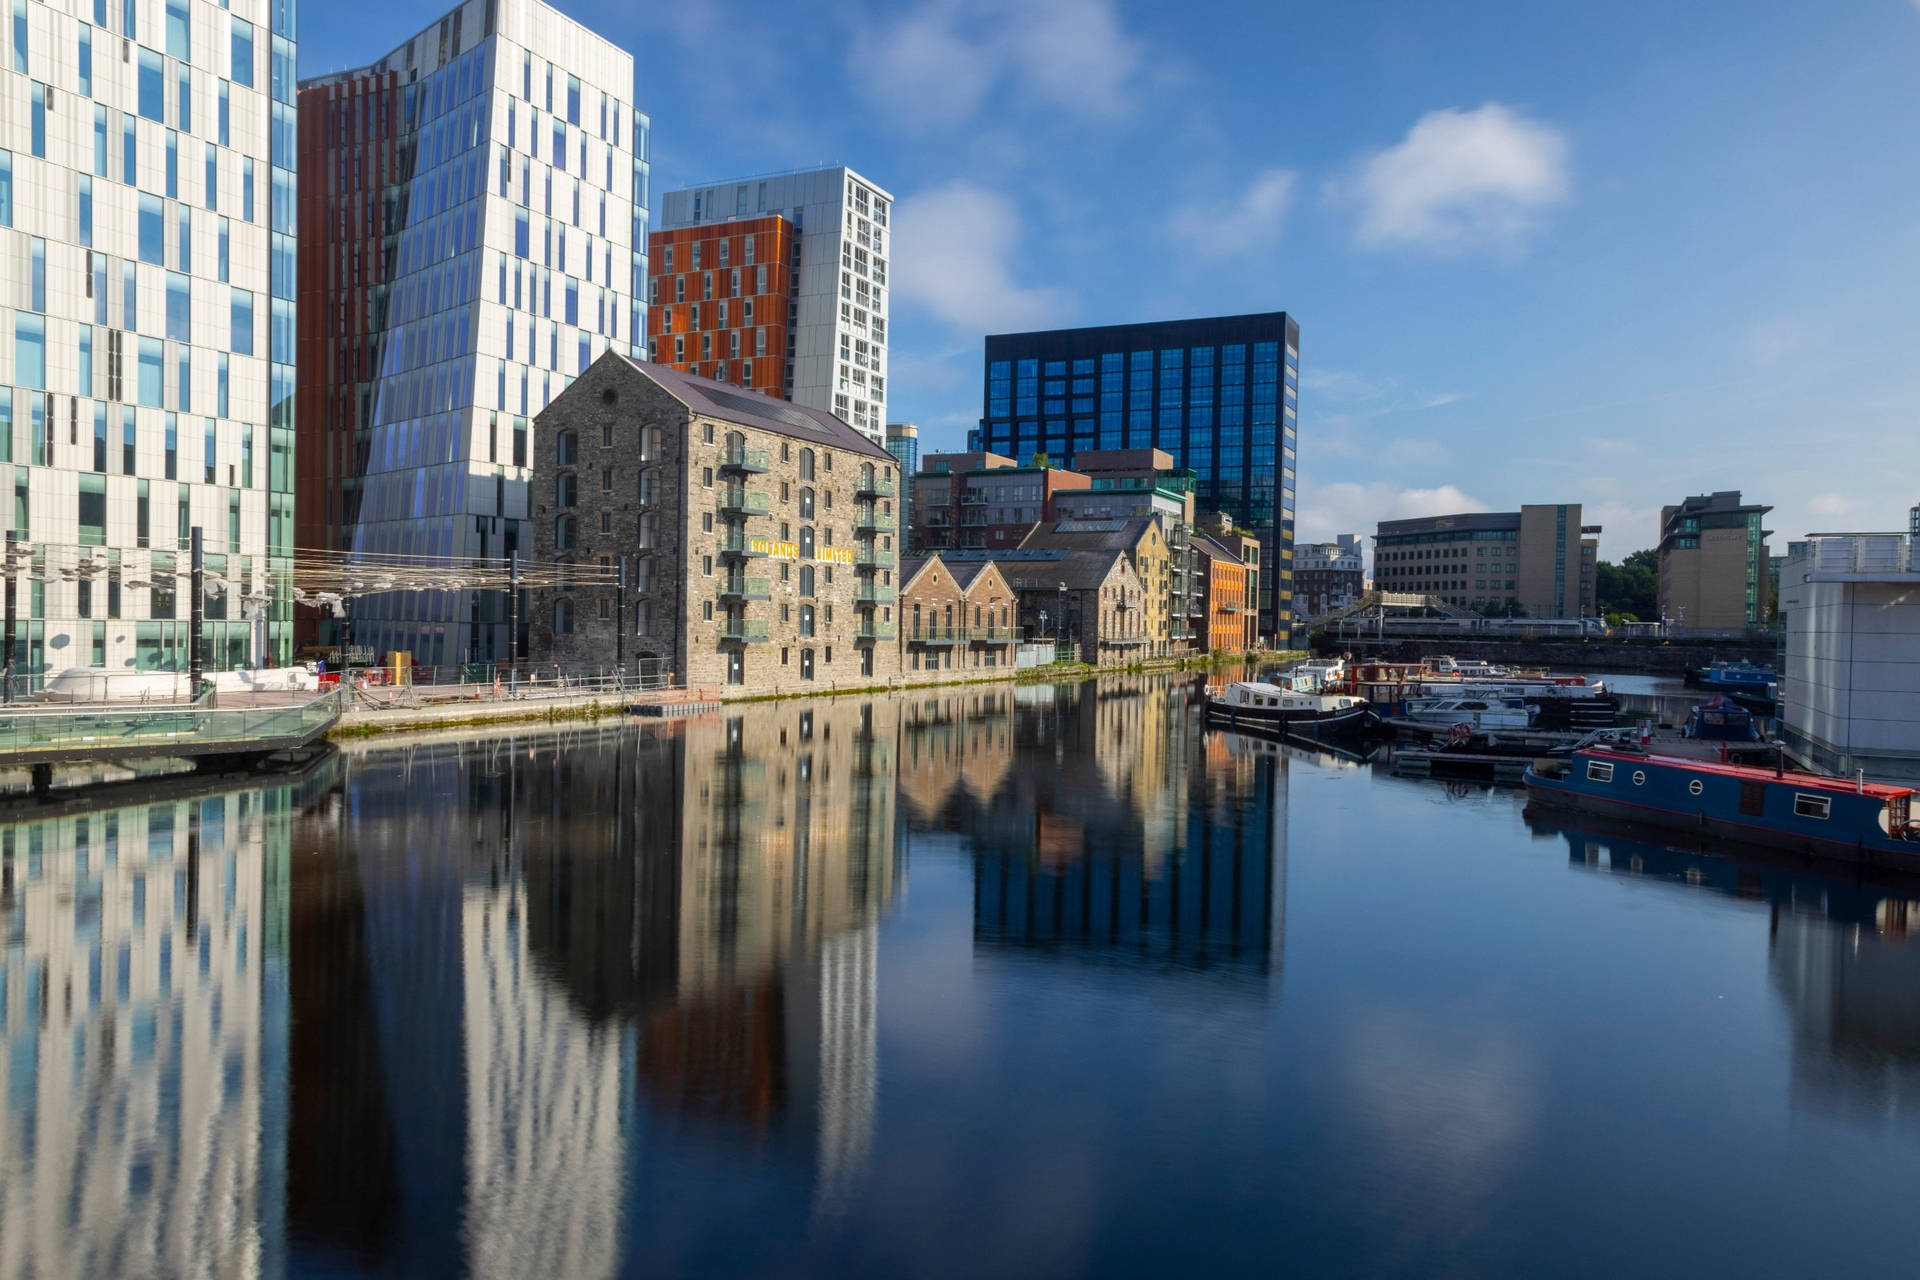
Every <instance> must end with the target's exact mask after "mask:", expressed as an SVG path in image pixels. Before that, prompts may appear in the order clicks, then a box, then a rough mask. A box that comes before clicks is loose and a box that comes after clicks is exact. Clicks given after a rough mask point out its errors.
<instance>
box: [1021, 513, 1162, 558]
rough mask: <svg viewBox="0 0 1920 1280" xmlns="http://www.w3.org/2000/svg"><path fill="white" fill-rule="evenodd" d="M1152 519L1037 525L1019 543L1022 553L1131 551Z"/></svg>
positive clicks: (1066, 521) (1062, 522) (1061, 522)
mask: <svg viewBox="0 0 1920 1280" xmlns="http://www.w3.org/2000/svg"><path fill="white" fill-rule="evenodd" d="M1152 524H1154V521H1153V520H1151V519H1141V520H1057V521H1055V522H1054V523H1052V524H1042V525H1037V526H1035V527H1034V529H1033V530H1032V531H1031V532H1030V533H1028V534H1027V536H1026V537H1024V538H1022V539H1021V540H1020V549H1021V550H1022V551H1039V550H1047V549H1055V548H1064V549H1066V550H1069V551H1074V550H1091V549H1094V548H1099V549H1103V550H1104V549H1107V548H1112V549H1115V550H1122V551H1126V550H1131V549H1133V548H1134V547H1136V546H1138V545H1139V543H1140V539H1141V538H1143V537H1145V536H1146V533H1147V528H1148V526H1150V525H1152Z"/></svg>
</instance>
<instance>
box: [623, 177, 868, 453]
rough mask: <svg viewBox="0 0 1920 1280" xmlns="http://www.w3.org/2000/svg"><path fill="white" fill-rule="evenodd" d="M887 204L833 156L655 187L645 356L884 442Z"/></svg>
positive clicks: (863, 180)
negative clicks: (652, 309) (822, 161)
mask: <svg viewBox="0 0 1920 1280" xmlns="http://www.w3.org/2000/svg"><path fill="white" fill-rule="evenodd" d="M892 206H893V197H892V196H891V195H890V194H888V193H887V192H886V191H884V190H882V189H881V188H879V187H877V186H875V185H874V184H873V183H872V182H870V181H868V180H867V179H866V178H863V177H861V176H860V175H859V174H857V173H855V172H854V171H853V170H851V169H848V168H846V167H845V166H839V165H836V166H834V167H831V168H826V169H812V170H807V171H805V172H799V173H781V174H769V175H767V176H765V177H758V178H747V179H741V180H735V181H729V182H718V183H704V184H702V185H700V186H698V187H689V188H687V189H686V190H684V191H670V192H667V193H665V194H664V195H662V196H661V199H660V218H659V229H658V230H657V231H655V232H654V234H653V240H652V245H653V252H654V255H655V256H654V259H653V278H652V280H651V282H650V286H651V289H652V291H653V292H652V296H653V297H654V299H655V301H656V303H657V305H658V308H659V309H658V311H657V312H656V313H655V316H654V319H653V327H652V330H651V334H650V337H651V343H652V345H651V350H652V352H653V359H654V361H655V362H656V363H659V364H670V365H672V366H673V367H674V368H676V369H682V370H685V371H687V372H690V373H697V374H699V375H701V376H702V377H710V378H715V379H717V380H719V381H721V382H732V383H736V384H738V385H741V386H747V387H751V388H752V389H753V390H755V391H763V392H766V393H767V394H768V395H775V396H780V397H782V398H784V399H787V400H791V401H793V402H794V403H795V404H798V405H804V406H806V407H807V408H809V409H818V410H820V411H821V412H822V413H831V414H832V415H833V416H834V417H836V418H839V419H840V420H841V421H843V422H850V423H852V424H853V425H854V427H855V428H856V429H857V430H859V431H860V432H861V433H862V434H863V435H865V436H866V437H867V438H868V439H870V440H872V441H874V442H875V443H876V444H884V443H885V441H886V422H887V298H888V282H887V263H888V260H889V258H890V257H891V255H892V248H893V246H892V242H891V235H892V233H891V227H890V225H889V223H890V213H891V210H892ZM776 374H777V375H778V376H777V377H776V376H775V375H776Z"/></svg>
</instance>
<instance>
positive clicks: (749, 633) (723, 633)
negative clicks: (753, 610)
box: [720, 618, 767, 644]
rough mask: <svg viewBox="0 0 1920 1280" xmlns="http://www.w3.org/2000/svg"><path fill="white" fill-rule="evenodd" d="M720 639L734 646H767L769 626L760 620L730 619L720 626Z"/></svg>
mask: <svg viewBox="0 0 1920 1280" xmlns="http://www.w3.org/2000/svg"><path fill="white" fill-rule="evenodd" d="M720 638H721V639H722V640H726V641H730V642H732V643H734V644H765V643H766V641H767V624H766V623H765V622H762V621H761V620H760V619H758V618H728V619H727V620H726V621H725V622H722V623H721V624H720Z"/></svg>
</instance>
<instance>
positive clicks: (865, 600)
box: [853, 583, 893, 604]
mask: <svg viewBox="0 0 1920 1280" xmlns="http://www.w3.org/2000/svg"><path fill="white" fill-rule="evenodd" d="M853 602H854V603H855V604H892V603H893V588H892V587H883V586H880V585H878V584H877V583H866V584H864V585H862V586H858V587H855V588H854V589H853Z"/></svg>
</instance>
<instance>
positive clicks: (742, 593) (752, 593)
mask: <svg viewBox="0 0 1920 1280" xmlns="http://www.w3.org/2000/svg"><path fill="white" fill-rule="evenodd" d="M720 598H721V599H722V600H771V599H773V591H772V589H771V584H770V583H769V582H768V580H767V579H765V578H741V577H732V578H726V579H723V580H722V581H721V583H720Z"/></svg>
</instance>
